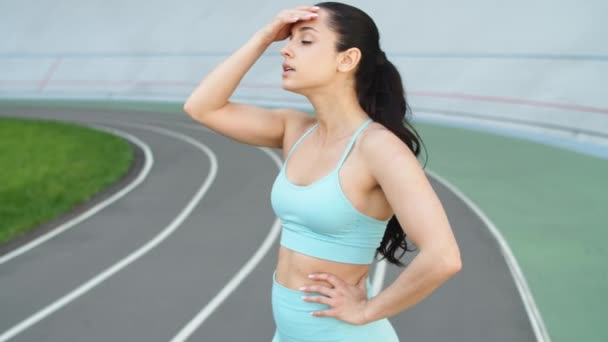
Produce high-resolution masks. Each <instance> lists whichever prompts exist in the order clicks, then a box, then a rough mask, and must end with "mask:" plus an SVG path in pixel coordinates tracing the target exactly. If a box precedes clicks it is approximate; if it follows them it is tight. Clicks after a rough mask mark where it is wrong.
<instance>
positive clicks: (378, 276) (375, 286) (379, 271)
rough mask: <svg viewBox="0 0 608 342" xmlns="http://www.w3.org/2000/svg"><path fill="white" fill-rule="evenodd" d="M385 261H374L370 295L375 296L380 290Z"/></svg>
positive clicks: (382, 284)
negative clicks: (374, 268) (374, 266)
mask: <svg viewBox="0 0 608 342" xmlns="http://www.w3.org/2000/svg"><path fill="white" fill-rule="evenodd" d="M386 266H387V262H386V260H385V259H382V260H380V261H378V262H377V263H376V270H375V271H374V279H373V281H372V297H374V296H377V295H378V293H380V291H382V286H384V275H385V274H386Z"/></svg>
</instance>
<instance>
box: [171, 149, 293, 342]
mask: <svg viewBox="0 0 608 342" xmlns="http://www.w3.org/2000/svg"><path fill="white" fill-rule="evenodd" d="M257 148H259V149H260V150H262V151H263V152H264V153H266V154H268V155H269V156H270V158H271V159H272V160H274V161H275V163H276V164H277V166H278V168H280V167H281V165H282V161H281V160H280V159H279V157H278V156H277V155H276V154H275V153H273V152H272V151H270V150H269V149H268V148H266V147H257ZM280 232H281V222H280V220H279V219H278V218H276V219H275V221H274V223H273V224H272V228H271V229H270V232H269V233H268V235H267V236H266V238H265V239H264V241H263V242H262V244H261V245H260V247H259V248H258V249H257V250H256V252H255V254H254V255H253V257H251V258H250V259H249V260H248V261H247V263H245V265H244V266H243V267H241V269H240V270H238V271H237V273H236V274H235V275H234V276H233V277H232V279H230V281H228V283H227V284H226V285H225V286H224V287H223V288H222V289H221V290H220V292H219V293H218V294H216V295H215V297H213V299H212V300H211V301H210V302H209V303H208V304H207V305H206V306H205V307H203V308H202V309H201V311H199V313H198V314H196V315H195V316H194V318H192V319H191V320H190V322H188V323H187V324H186V325H185V326H184V327H183V328H182V329H181V330H180V331H179V332H178V333H177V335H175V337H173V338H172V339H171V342H178V341H180V342H181V341H185V340H186V339H187V338H188V337H189V336H190V335H192V333H193V332H194V331H195V330H196V329H197V328H198V327H199V326H200V325H201V324H202V323H203V322H204V321H205V320H206V319H207V318H208V317H209V316H210V315H211V314H212V313H213V311H215V310H216V309H217V308H218V307H219V306H220V305H221V304H222V302H223V301H225V300H226V298H228V296H230V294H231V293H232V292H234V290H236V288H237V287H238V286H239V285H240V284H241V282H243V279H245V277H247V276H248V275H249V273H251V272H252V271H253V270H254V269H255V267H256V266H257V265H258V264H259V263H260V261H261V260H262V259H263V258H264V255H265V254H266V253H268V251H269V250H270V248H271V247H272V244H273V243H274V241H275V240H276V239H277V237H278V236H279V234H280Z"/></svg>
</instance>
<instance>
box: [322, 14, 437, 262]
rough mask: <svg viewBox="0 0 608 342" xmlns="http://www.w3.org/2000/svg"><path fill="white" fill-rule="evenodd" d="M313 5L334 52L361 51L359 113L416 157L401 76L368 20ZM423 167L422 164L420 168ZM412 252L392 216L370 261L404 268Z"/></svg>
mask: <svg viewBox="0 0 608 342" xmlns="http://www.w3.org/2000/svg"><path fill="white" fill-rule="evenodd" d="M315 6H319V7H321V8H324V9H325V10H327V11H328V12H329V22H328V25H329V27H330V28H331V29H332V30H333V31H334V32H336V34H337V36H338V38H337V42H336V50H337V51H338V52H342V51H345V50H347V49H350V48H353V47H356V48H358V49H359V50H361V60H360V61H359V66H358V69H357V71H356V73H355V78H356V82H355V83H356V91H357V97H358V99H359V104H360V105H361V107H362V108H363V110H365V112H366V113H367V114H368V115H369V116H370V117H371V118H372V120H374V121H376V122H379V123H381V124H382V125H383V126H385V127H386V128H387V129H389V130H390V131H391V132H393V133H394V134H395V135H396V136H397V137H399V139H401V140H402V141H403V142H404V143H405V144H406V145H407V146H408V147H409V149H410V150H412V152H413V153H414V154H415V155H416V157H418V155H419V154H420V143H421V142H422V139H421V138H420V136H419V135H418V132H416V130H415V129H414V127H412V126H411V125H410V123H409V120H408V114H409V115H410V116H411V108H410V107H409V105H408V103H407V101H406V99H405V97H406V96H405V89H404V87H403V84H402V82H401V75H400V74H399V71H398V70H397V68H396V67H395V66H394V65H393V63H391V62H390V61H389V60H388V59H387V58H386V55H385V54H384V51H382V49H381V48H380V34H379V32H378V28H377V27H376V24H375V23H374V21H373V20H372V18H370V17H369V16H368V15H367V14H366V13H365V12H363V11H362V10H360V9H358V8H356V7H353V6H350V5H346V4H343V3H339V2H321V3H317V4H316V5H315ZM408 127H409V129H408ZM425 166H426V162H425V165H424V166H423V168H424V167H425ZM387 167H390V165H387ZM399 248H401V249H403V252H402V253H401V255H400V256H399V257H396V256H395V254H396V252H397V250H398V249H399ZM414 250H415V249H413V250H410V249H408V248H407V241H406V234H405V233H404V231H403V229H402V228H401V225H400V223H399V221H398V220H397V217H396V216H395V215H393V217H391V219H390V220H389V222H388V225H387V228H386V231H385V233H384V237H383V238H382V242H381V243H380V247H378V248H377V249H376V254H375V255H374V258H375V257H377V256H378V254H382V255H383V256H384V257H383V258H385V259H386V260H388V262H390V263H392V264H395V265H397V266H405V265H404V264H403V263H401V262H400V261H399V259H400V258H401V257H402V256H403V255H404V254H405V252H406V251H414Z"/></svg>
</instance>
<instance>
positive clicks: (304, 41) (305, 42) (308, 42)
mask: <svg viewBox="0 0 608 342" xmlns="http://www.w3.org/2000/svg"><path fill="white" fill-rule="evenodd" d="M310 43H312V42H311V41H308V40H303V41H302V44H304V45H306V44H310Z"/></svg>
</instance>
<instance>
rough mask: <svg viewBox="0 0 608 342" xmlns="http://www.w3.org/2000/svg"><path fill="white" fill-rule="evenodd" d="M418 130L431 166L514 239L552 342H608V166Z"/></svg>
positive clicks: (526, 145)
mask: <svg viewBox="0 0 608 342" xmlns="http://www.w3.org/2000/svg"><path fill="white" fill-rule="evenodd" d="M415 127H416V129H417V130H418V132H419V133H420V135H421V136H422V138H423V141H424V143H425V144H426V145H427V148H428V154H429V155H428V159H429V161H428V164H427V167H428V168H429V169H430V170H432V171H434V172H437V173H438V174H439V175H440V176H442V177H443V178H445V179H447V180H448V181H449V182H450V183H451V184H453V185H455V186H456V187H458V188H459V189H460V190H461V191H462V192H463V193H465V194H466V195H467V197H469V198H470V199H471V200H473V201H474V202H475V203H476V204H477V206H478V207H480V208H481V210H482V211H483V212H484V213H485V214H486V215H487V216H488V217H489V218H490V219H491V220H492V221H493V222H494V223H495V224H496V226H497V228H498V229H499V230H500V232H501V233H502V235H503V236H504V238H505V239H506V240H507V242H508V244H509V246H510V248H511V249H512V251H513V254H514V255H515V257H516V259H517V261H518V263H519V264H520V267H521V268H522V271H523V273H524V275H525V277H526V279H527V281H528V284H529V286H530V289H531V291H532V295H533V297H534V299H535V301H536V303H537V305H538V307H539V310H540V312H541V315H542V317H543V320H544V321H545V325H546V327H547V330H548V332H549V335H550V336H551V338H552V341H553V342H562V341H563V342H566V341H586V342H600V341H602V342H603V341H608V332H607V330H606V329H604V326H603V325H604V323H605V317H606V316H607V315H608V309H607V307H608V295H607V294H606V290H608V271H606V270H607V269H608V268H607V266H606V260H608V248H607V247H606V245H607V241H608V224H607V222H608V210H606V208H608V161H607V160H603V159H598V158H595V157H591V156H587V155H583V154H579V153H576V152H573V151H569V150H565V149H559V148H556V147H552V146H548V145H544V144H540V143H534V142H530V141H527V140H523V139H515V138H511V137H503V136H497V135H492V134H487V133H482V132H476V131H473V130H467V129H461V128H454V127H442V126H438V125H428V124H417V125H416V126H415ZM465 267H466V266H465Z"/></svg>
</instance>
